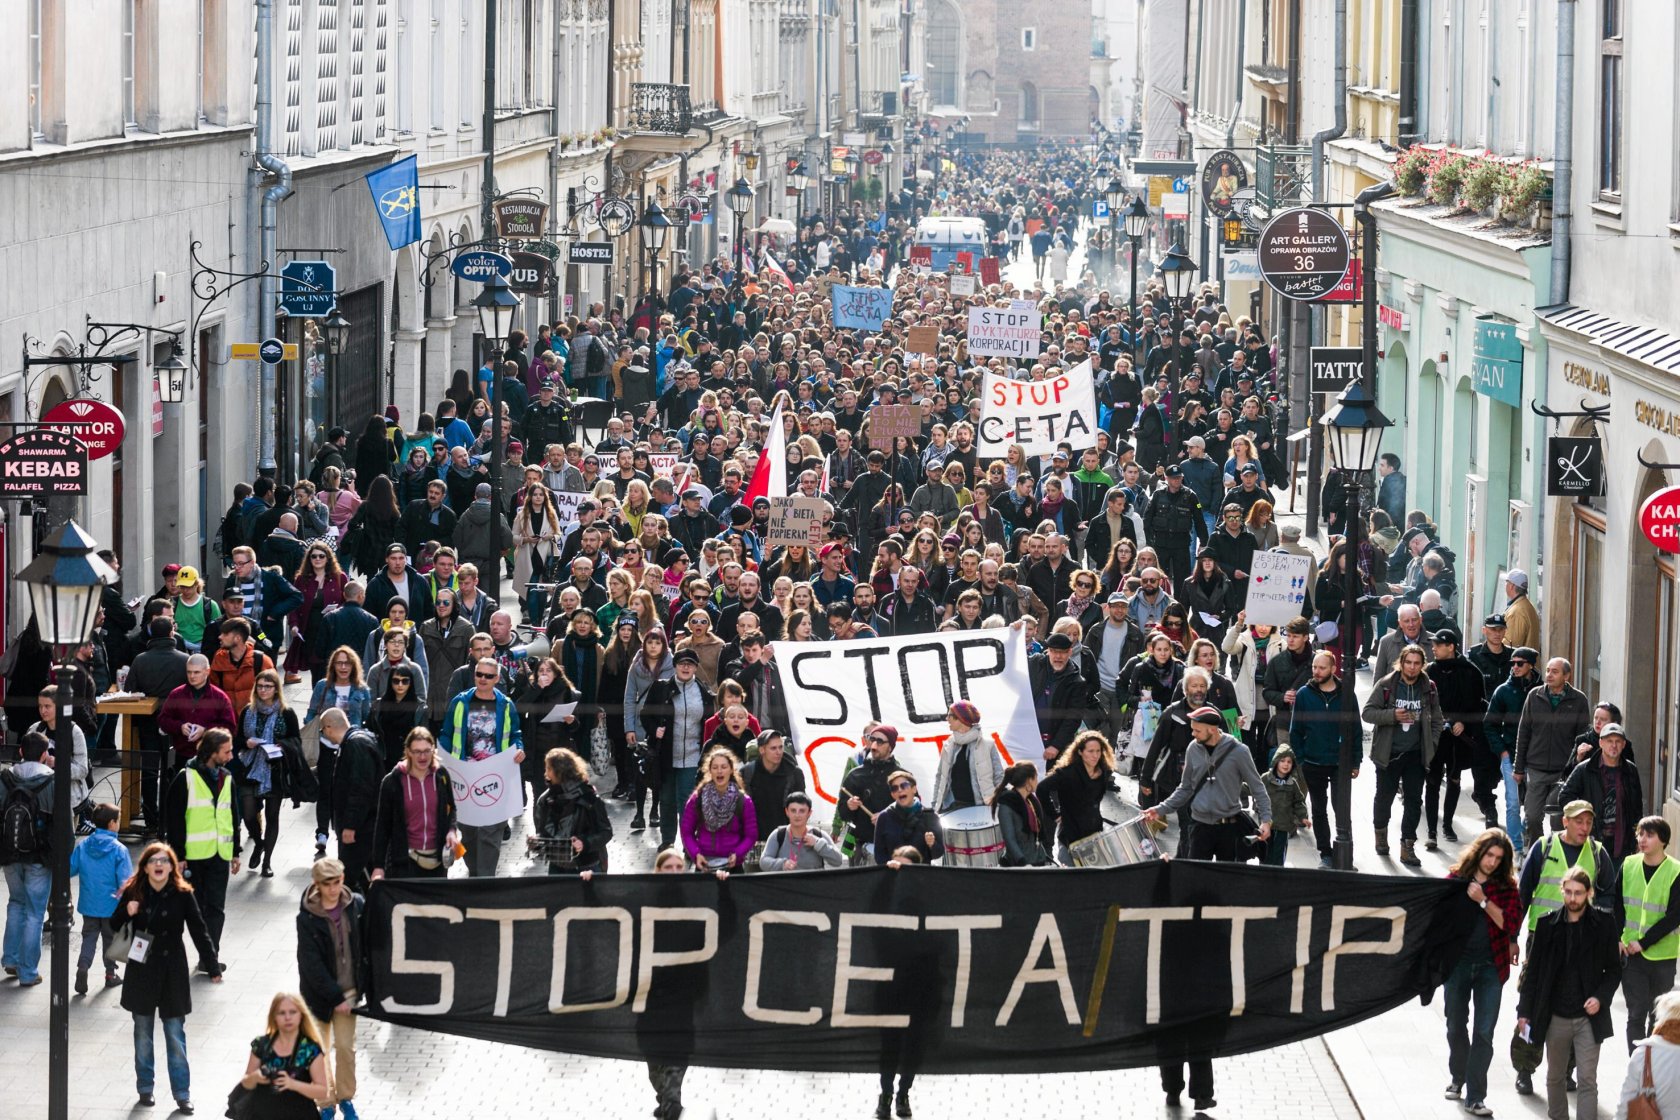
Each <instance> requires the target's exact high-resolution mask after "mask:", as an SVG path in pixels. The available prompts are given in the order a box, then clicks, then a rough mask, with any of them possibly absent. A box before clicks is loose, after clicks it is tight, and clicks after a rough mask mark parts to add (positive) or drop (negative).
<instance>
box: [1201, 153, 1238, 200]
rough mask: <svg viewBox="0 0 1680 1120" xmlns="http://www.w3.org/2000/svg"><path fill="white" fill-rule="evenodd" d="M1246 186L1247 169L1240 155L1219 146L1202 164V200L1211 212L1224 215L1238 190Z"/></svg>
mask: <svg viewBox="0 0 1680 1120" xmlns="http://www.w3.org/2000/svg"><path fill="white" fill-rule="evenodd" d="M1246 186H1248V169H1247V168H1246V167H1244V166H1243V161H1242V157H1241V156H1239V155H1237V153H1235V152H1233V151H1230V150H1229V149H1225V148H1221V149H1220V150H1219V151H1217V152H1214V153H1213V154H1212V155H1211V156H1209V157H1208V158H1207V162H1206V163H1204V164H1203V165H1202V201H1203V202H1205V203H1207V208H1208V210H1209V211H1210V212H1211V213H1214V214H1218V215H1219V216H1220V217H1224V216H1225V215H1226V214H1228V213H1230V211H1231V207H1232V204H1233V201H1234V200H1235V198H1236V194H1237V192H1238V191H1240V190H1242V189H1243V188H1244V187H1246Z"/></svg>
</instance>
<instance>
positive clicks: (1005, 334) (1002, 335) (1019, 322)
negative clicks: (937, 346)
mask: <svg viewBox="0 0 1680 1120" xmlns="http://www.w3.org/2000/svg"><path fill="white" fill-rule="evenodd" d="M1043 341H1044V339H1043V326H1042V323H1041V321H1040V316H1039V313H1038V309H1037V308H1033V309H1031V310H1028V309H1026V308H1015V307H971V308H969V309H968V352H969V353H970V354H981V355H985V356H987V357H999V358H1017V359H1021V360H1027V359H1031V358H1036V357H1038V353H1039V349H1040V347H1041V346H1042V345H1043Z"/></svg>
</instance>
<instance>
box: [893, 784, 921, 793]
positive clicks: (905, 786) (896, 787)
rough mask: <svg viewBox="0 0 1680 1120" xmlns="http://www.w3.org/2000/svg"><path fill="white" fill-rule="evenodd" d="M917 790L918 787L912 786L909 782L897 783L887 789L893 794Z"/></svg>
mask: <svg viewBox="0 0 1680 1120" xmlns="http://www.w3.org/2000/svg"><path fill="white" fill-rule="evenodd" d="M915 788H916V787H915V786H913V785H911V784H910V783H909V782H897V783H895V784H893V785H890V786H888V787H887V789H888V790H889V791H890V792H892V793H900V792H902V791H904V790H907V789H915Z"/></svg>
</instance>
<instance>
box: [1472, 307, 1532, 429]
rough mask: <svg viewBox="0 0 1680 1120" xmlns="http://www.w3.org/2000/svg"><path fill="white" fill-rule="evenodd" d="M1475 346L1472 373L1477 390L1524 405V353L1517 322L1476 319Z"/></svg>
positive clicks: (1517, 406) (1500, 399)
mask: <svg viewBox="0 0 1680 1120" xmlns="http://www.w3.org/2000/svg"><path fill="white" fill-rule="evenodd" d="M1475 346H1476V349H1475V356H1474V357H1473V358H1472V359H1471V363H1470V372H1471V384H1472V386H1473V387H1474V388H1475V390H1476V392H1478V393H1480V394H1482V396H1484V397H1492V398H1493V399H1494V400H1496V401H1499V402H1500V403H1501V404H1508V405H1510V406H1511V407H1512V408H1521V407H1522V368H1523V352H1522V342H1521V340H1519V339H1518V338H1517V326H1516V324H1515V323H1501V322H1497V321H1495V320H1493V319H1477V320H1476V340H1475Z"/></svg>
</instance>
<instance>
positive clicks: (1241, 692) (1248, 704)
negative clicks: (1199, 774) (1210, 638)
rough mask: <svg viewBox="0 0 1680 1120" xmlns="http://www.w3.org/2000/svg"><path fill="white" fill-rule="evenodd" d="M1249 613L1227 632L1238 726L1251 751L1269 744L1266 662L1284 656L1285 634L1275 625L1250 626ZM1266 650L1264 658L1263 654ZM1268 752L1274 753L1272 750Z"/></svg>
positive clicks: (1228, 672) (1240, 616)
mask: <svg viewBox="0 0 1680 1120" xmlns="http://www.w3.org/2000/svg"><path fill="white" fill-rule="evenodd" d="M1247 622H1248V612H1247V611H1246V610H1244V611H1238V612H1237V622H1236V625H1235V626H1232V627H1231V629H1229V630H1228V631H1226V632H1225V642H1224V648H1225V654H1226V657H1227V658H1228V660H1227V661H1226V663H1225V671H1226V675H1227V676H1229V677H1230V678H1231V683H1232V684H1234V685H1236V688H1237V713H1238V715H1237V726H1238V727H1240V728H1241V729H1242V738H1243V742H1244V743H1246V744H1247V745H1248V748H1249V750H1251V751H1252V750H1254V747H1255V744H1257V743H1261V742H1265V741H1266V740H1265V736H1266V733H1267V729H1268V728H1269V727H1270V725H1271V722H1272V706H1271V705H1270V704H1268V703H1266V698H1265V697H1264V696H1262V695H1261V694H1260V678H1261V676H1262V675H1263V674H1264V673H1265V671H1266V663H1267V662H1268V661H1270V660H1271V659H1272V658H1274V657H1281V656H1283V653H1284V651H1285V650H1286V649H1287V648H1288V647H1287V646H1285V645H1284V641H1283V631H1282V630H1280V629H1278V628H1277V627H1275V626H1249V625H1247ZM1262 650H1263V651H1264V655H1262V652H1261V651H1262ZM1267 753H1270V752H1269V751H1268V752H1267Z"/></svg>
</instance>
